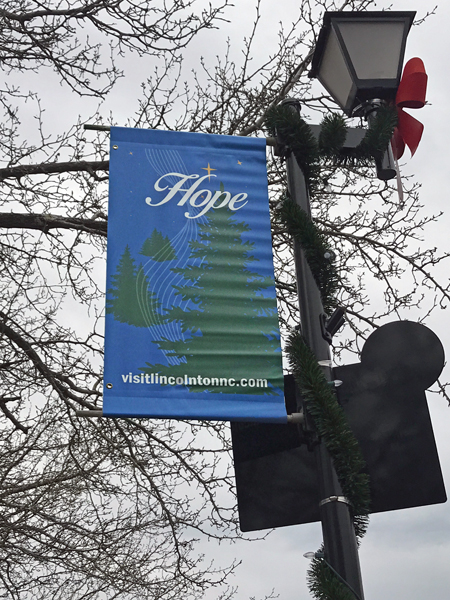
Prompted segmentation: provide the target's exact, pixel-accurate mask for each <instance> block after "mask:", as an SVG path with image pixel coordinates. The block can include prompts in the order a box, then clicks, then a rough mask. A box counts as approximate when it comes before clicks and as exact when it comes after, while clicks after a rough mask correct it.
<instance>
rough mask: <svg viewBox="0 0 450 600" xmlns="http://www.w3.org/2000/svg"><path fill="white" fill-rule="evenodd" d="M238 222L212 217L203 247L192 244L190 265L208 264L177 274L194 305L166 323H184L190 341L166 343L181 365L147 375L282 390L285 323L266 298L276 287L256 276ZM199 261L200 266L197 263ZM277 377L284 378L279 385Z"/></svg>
mask: <svg viewBox="0 0 450 600" xmlns="http://www.w3.org/2000/svg"><path fill="white" fill-rule="evenodd" d="M248 229H249V227H248V226H247V225H246V224H245V223H237V222H236V221H235V220H234V218H233V213H232V212H231V211H230V210H227V209H221V210H216V211H211V212H210V213H209V215H208V222H207V223H206V224H203V225H200V226H199V236H198V241H193V242H191V243H190V247H191V255H190V257H191V259H196V258H197V259H202V262H201V264H200V265H198V266H194V265H190V266H187V267H185V268H180V269H173V271H174V272H175V273H180V274H182V275H183V277H184V279H185V282H186V283H185V285H182V286H176V288H175V289H176V291H177V294H179V295H180V296H181V297H182V300H183V302H186V301H187V300H190V301H191V302H192V303H193V305H191V308H190V309H187V310H184V309H183V308H181V307H174V308H172V309H170V310H169V311H168V312H167V313H166V314H165V317H166V319H167V321H169V322H171V321H175V322H178V323H179V324H180V326H181V329H182V331H183V333H184V334H186V337H187V339H186V340H177V341H171V340H168V339H162V340H160V341H158V342H155V343H157V344H158V346H159V348H160V349H161V350H164V351H165V353H166V355H167V356H168V357H176V358H178V359H179V360H181V361H182V362H181V364H179V365H170V366H168V367H166V366H163V365H150V364H149V363H147V365H148V368H144V369H143V371H144V372H148V373H150V372H155V370H157V371H158V372H159V373H160V374H161V375H172V376H175V377H177V376H184V375H185V374H187V375H188V376H192V377H196V376H198V375H201V376H202V377H208V378H235V379H236V381H238V380H240V379H241V378H244V377H245V378H265V379H267V380H268V381H271V382H272V384H274V385H275V386H276V387H281V386H282V381H281V377H282V375H281V353H279V352H277V348H278V347H279V331H278V318H277V314H276V309H275V308H274V299H273V298H267V297H265V296H264V294H263V292H264V291H265V290H266V289H267V288H268V287H269V286H271V285H273V281H272V280H271V279H270V278H269V277H267V278H266V277H262V276H260V275H258V274H257V273H255V272H253V271H251V270H250V269H249V265H250V264H251V263H252V262H253V261H254V260H255V259H254V258H253V257H252V255H251V252H252V248H253V244H252V243H251V242H249V241H243V240H242V235H243V234H244V233H245V232H246V231H248ZM197 262H198V261H197ZM277 378H278V379H277ZM205 389H208V390H210V391H212V392H222V393H239V391H241V392H242V393H252V394H273V390H272V389H271V388H270V387H267V388H265V387H256V386H255V387H253V388H250V387H245V388H241V389H239V387H231V386H230V387H227V386H216V387H212V386H202V385H196V386H191V388H190V390H191V391H196V392H199V391H203V390H205Z"/></svg>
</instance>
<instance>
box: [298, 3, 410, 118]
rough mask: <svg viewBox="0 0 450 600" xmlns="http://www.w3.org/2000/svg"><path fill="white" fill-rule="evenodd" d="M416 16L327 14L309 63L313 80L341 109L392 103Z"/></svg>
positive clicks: (349, 113) (371, 13)
mask: <svg viewBox="0 0 450 600" xmlns="http://www.w3.org/2000/svg"><path fill="white" fill-rule="evenodd" d="M415 14H416V13H415V12H388V11H382V12H381V11H366V12H345V11H340V12H326V13H325V15H324V19H323V26H322V29H321V31H320V34H319V39H318V41H317V46H316V49H315V52H314V55H313V58H312V66H311V71H310V73H309V76H310V77H317V79H319V81H320V82H321V83H322V85H323V86H324V87H325V88H326V90H327V91H328V92H329V93H330V95H331V96H332V97H333V98H334V100H335V101H336V102H337V103H338V104H339V106H340V107H341V108H342V110H343V111H344V112H345V113H346V114H347V115H348V116H352V115H353V114H354V112H355V109H356V108H357V107H358V106H360V105H361V104H363V103H365V102H367V101H370V100H373V99H375V98H376V99H380V100H385V101H387V102H389V101H392V100H394V99H395V94H396V91H397V88H398V86H399V83H400V76H401V70H402V66H403V57H404V54H405V46H406V37H407V35H408V32H409V30H410V28H411V25H412V22H413V20H414V16H415Z"/></svg>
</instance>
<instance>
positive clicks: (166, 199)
mask: <svg viewBox="0 0 450 600" xmlns="http://www.w3.org/2000/svg"><path fill="white" fill-rule="evenodd" d="M170 176H172V177H181V179H180V181H178V182H177V183H176V184H175V185H174V186H173V187H171V188H169V186H167V185H166V186H165V187H161V186H160V185H159V183H160V181H161V180H162V179H164V178H165V177H170ZM206 177H208V176H207V175H206ZM188 179H198V175H195V174H194V175H183V174H182V173H166V174H165V175H163V176H162V177H160V178H159V179H158V181H157V182H156V183H155V186H154V187H155V190H156V191H157V192H165V191H166V190H167V188H169V192H168V194H166V195H165V196H164V198H163V199H162V200H161V202H157V203H156V204H153V203H152V199H151V198H146V199H145V202H146V204H148V205H149V206H161V204H165V203H166V202H169V200H171V199H172V198H173V197H174V196H175V194H176V193H177V192H186V193H187V192H188V191H189V190H182V189H181V186H182V185H183V184H184V183H186V181H187V180H188ZM202 179H204V177H203V178H202ZM199 183H200V182H199V181H198V182H197V185H198V184H199Z"/></svg>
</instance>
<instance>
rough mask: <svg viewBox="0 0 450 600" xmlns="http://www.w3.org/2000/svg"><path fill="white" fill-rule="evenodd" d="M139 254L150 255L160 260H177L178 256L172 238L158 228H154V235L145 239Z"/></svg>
mask: <svg viewBox="0 0 450 600" xmlns="http://www.w3.org/2000/svg"><path fill="white" fill-rule="evenodd" d="M139 254H143V255H144V256H149V257H150V258H152V259H153V260H156V261H158V262H165V261H168V260H175V259H176V257H177V255H176V252H175V250H174V248H173V246H172V244H171V242H170V239H169V238H168V237H167V236H164V235H163V234H162V233H161V232H160V231H158V230H157V229H154V230H153V233H152V235H151V236H150V237H149V238H147V239H146V240H145V242H144V244H143V245H142V248H141V251H140V252H139Z"/></svg>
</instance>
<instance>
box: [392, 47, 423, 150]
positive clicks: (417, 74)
mask: <svg viewBox="0 0 450 600" xmlns="http://www.w3.org/2000/svg"><path fill="white" fill-rule="evenodd" d="M427 80H428V76H427V74H426V72H425V67H424V65H423V62H422V61H421V60H420V58H411V60H409V61H408V62H407V63H406V65H405V68H404V69H403V75H402V79H401V81H400V85H399V86H398V90H397V96H396V98H395V105H396V106H397V110H398V125H397V127H396V128H395V130H394V135H393V136H392V151H393V153H394V157H395V158H396V159H397V160H398V159H399V158H400V157H401V156H402V155H403V152H404V150H405V144H406V145H407V146H408V148H409V149H410V150H411V156H414V153H415V151H416V150H417V146H418V145H419V142H420V139H421V137H422V133H423V125H422V123H421V122H420V121H418V120H417V119H415V118H414V117H411V115H408V113H405V111H404V110H403V109H404V108H422V106H424V105H425V94H426V91H427Z"/></svg>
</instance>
